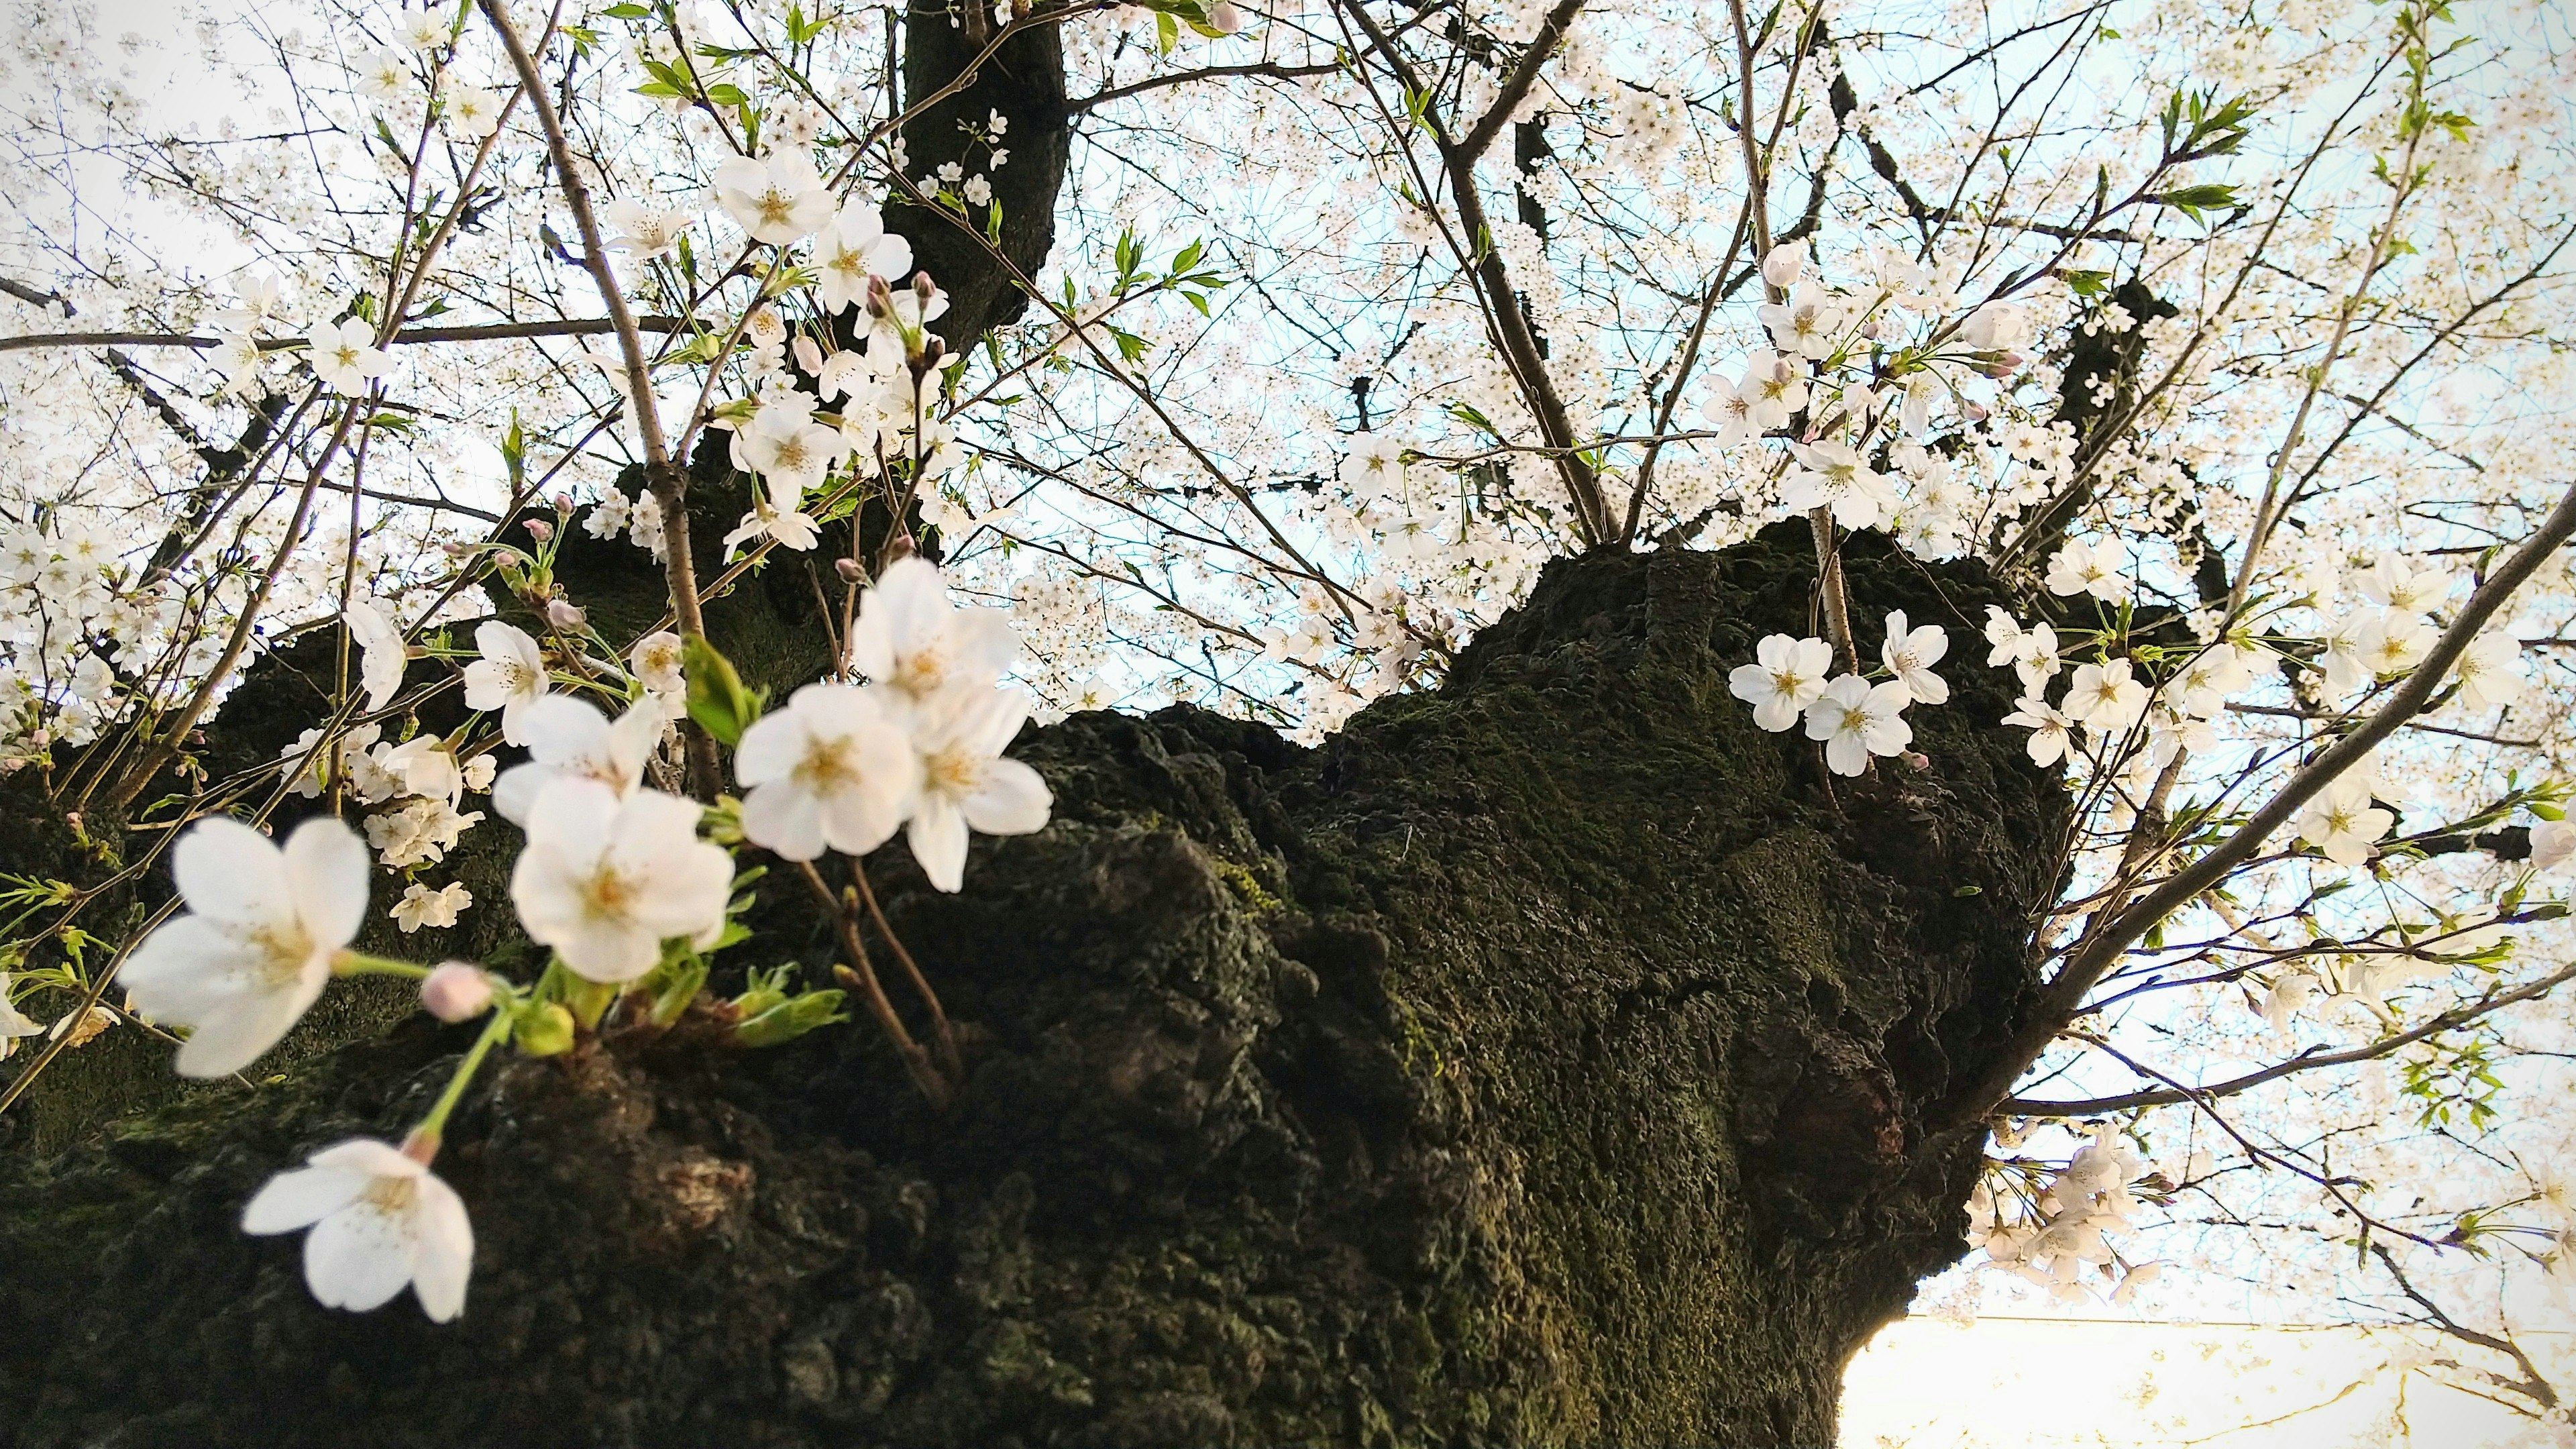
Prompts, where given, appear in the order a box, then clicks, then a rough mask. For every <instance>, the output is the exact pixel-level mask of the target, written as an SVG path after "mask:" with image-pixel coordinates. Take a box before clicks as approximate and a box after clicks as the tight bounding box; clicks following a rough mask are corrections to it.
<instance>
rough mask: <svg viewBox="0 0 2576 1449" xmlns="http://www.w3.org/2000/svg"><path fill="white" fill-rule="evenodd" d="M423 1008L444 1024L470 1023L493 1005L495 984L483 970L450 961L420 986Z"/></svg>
mask: <svg viewBox="0 0 2576 1449" xmlns="http://www.w3.org/2000/svg"><path fill="white" fill-rule="evenodd" d="M420 1004H421V1005H423V1006H425V1007H428V1008H429V1014H430V1015H432V1016H434V1017H437V1018H438V1019H439V1020H441V1021H448V1022H456V1021H465V1020H469V1019H471V1018H473V1017H477V1016H481V1015H482V1014H483V1008H485V1007H487V1006H490V1005H491V1004H492V983H491V981H490V980H489V979H488V978H487V977H485V976H484V974H483V968H482V967H480V966H469V965H467V964H466V963H465V962H462V961H449V962H447V963H445V964H444V965H441V966H440V967H439V968H438V969H437V970H435V971H432V972H430V973H429V975H428V977H427V978H426V979H424V980H423V981H422V982H421V983H420Z"/></svg>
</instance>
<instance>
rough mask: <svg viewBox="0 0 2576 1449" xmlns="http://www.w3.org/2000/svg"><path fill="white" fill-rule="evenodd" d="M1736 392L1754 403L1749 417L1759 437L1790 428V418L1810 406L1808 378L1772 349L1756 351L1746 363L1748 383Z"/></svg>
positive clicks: (1748, 406) (1749, 407)
mask: <svg viewBox="0 0 2576 1449" xmlns="http://www.w3.org/2000/svg"><path fill="white" fill-rule="evenodd" d="M1735 390H1736V391H1737V392H1739V393H1741V394H1743V395H1744V396H1745V397H1746V398H1748V399H1750V400H1751V401H1750V402H1749V404H1748V405H1747V407H1746V409H1745V416H1746V418H1747V419H1748V420H1750V421H1751V422H1752V424H1753V431H1755V432H1757V433H1767V432H1769V431H1771V430H1772V429H1773V428H1785V427H1787V426H1789V415H1790V414H1791V413H1794V412H1796V411H1797V410H1798V409H1800V408H1802V407H1805V406H1806V405H1807V377H1806V374H1805V373H1803V372H1800V371H1799V370H1798V366H1797V364H1795V363H1793V362H1791V361H1790V360H1789V359H1787V358H1785V357H1782V356H1780V355H1779V354H1778V353H1776V352H1773V351H1771V350H1770V349H1769V348H1755V349H1754V350H1753V353H1752V355H1751V356H1749V357H1747V358H1746V359H1745V363H1744V380H1743V381H1741V382H1739V383H1737V384H1736V385H1735Z"/></svg>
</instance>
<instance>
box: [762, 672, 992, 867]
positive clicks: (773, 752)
mask: <svg viewBox="0 0 2576 1449" xmlns="http://www.w3.org/2000/svg"><path fill="white" fill-rule="evenodd" d="M996 697H997V698H998V697H999V696H996ZM733 770H734V777H735V778H736V779H738V780H740V781H741V782H742V783H743V785H744V787H745V788H746V790H747V792H748V793H746V794H745V795H744V796H743V801H742V833H743V837H744V838H745V839H747V840H749V841H751V843H753V844H754V845H760V846H766V847H767V848H769V849H771V850H774V851H776V852H778V853H779V854H780V855H782V856H785V857H786V858H787V859H789V860H812V859H814V858H816V857H817V856H820V855H821V854H822V853H823V851H824V849H825V848H826V847H829V848H831V849H833V850H837V851H839V852H841V853H842V854H844V855H865V854H867V853H868V852H869V851H871V850H874V849H876V848H877V847H878V846H880V845H883V844H885V843H886V841H887V840H889V839H890V838H892V837H893V835H894V832H895V829H896V827H898V826H900V825H902V824H903V822H904V819H905V817H906V816H909V815H910V814H912V811H913V807H914V805H915V804H916V803H918V802H919V800H920V798H921V774H922V765H921V759H920V757H919V756H918V755H916V754H914V753H913V748H912V740H911V739H910V737H909V736H907V735H906V734H905V732H904V730H903V728H902V727H901V726H900V725H898V724H897V723H896V722H895V721H894V720H893V719H892V718H890V717H889V716H888V713H887V710H886V709H885V707H884V706H883V705H882V704H880V703H879V700H878V696H877V695H876V694H875V693H874V692H872V691H871V690H866V689H859V688H856V687H853V686H851V685H846V684H809V685H806V686H805V687H804V688H803V689H800V690H798V691H796V693H795V694H794V695H793V696H792V697H790V698H789V699H788V701H787V707H786V708H785V709H782V710H778V711H775V712H773V713H771V714H767V715H763V716H762V717H761V718H760V720H759V722H758V723H756V724H754V725H753V726H752V727H751V728H750V729H747V730H745V731H743V735H742V744H741V746H740V747H739V748H738V749H737V750H736V751H735V752H734V762H733Z"/></svg>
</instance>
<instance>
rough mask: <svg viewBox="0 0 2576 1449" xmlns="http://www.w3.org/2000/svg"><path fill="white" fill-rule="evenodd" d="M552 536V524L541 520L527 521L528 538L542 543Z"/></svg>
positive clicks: (553, 533)
mask: <svg viewBox="0 0 2576 1449" xmlns="http://www.w3.org/2000/svg"><path fill="white" fill-rule="evenodd" d="M554 536H555V526H554V525H553V524H551V523H548V522H546V521H545V520H544V519H542V518H531V519H529V520H528V537H530V538H533V539H535V540H536V541H537V542H539V543H543V542H545V541H546V540H547V539H550V538H552V537H554Z"/></svg>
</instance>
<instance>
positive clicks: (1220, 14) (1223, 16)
mask: <svg viewBox="0 0 2576 1449" xmlns="http://www.w3.org/2000/svg"><path fill="white" fill-rule="evenodd" d="M1207 17H1208V29H1210V30H1213V31H1215V32H1216V33H1218V34H1219V35H1232V34H1234V33H1235V32H1236V31H1238V30H1241V29H1242V28H1243V7H1242V6H1240V5H1237V4H1235V3H1234V0H1216V3H1215V4H1214V5H1211V6H1209V7H1208V12H1207Z"/></svg>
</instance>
